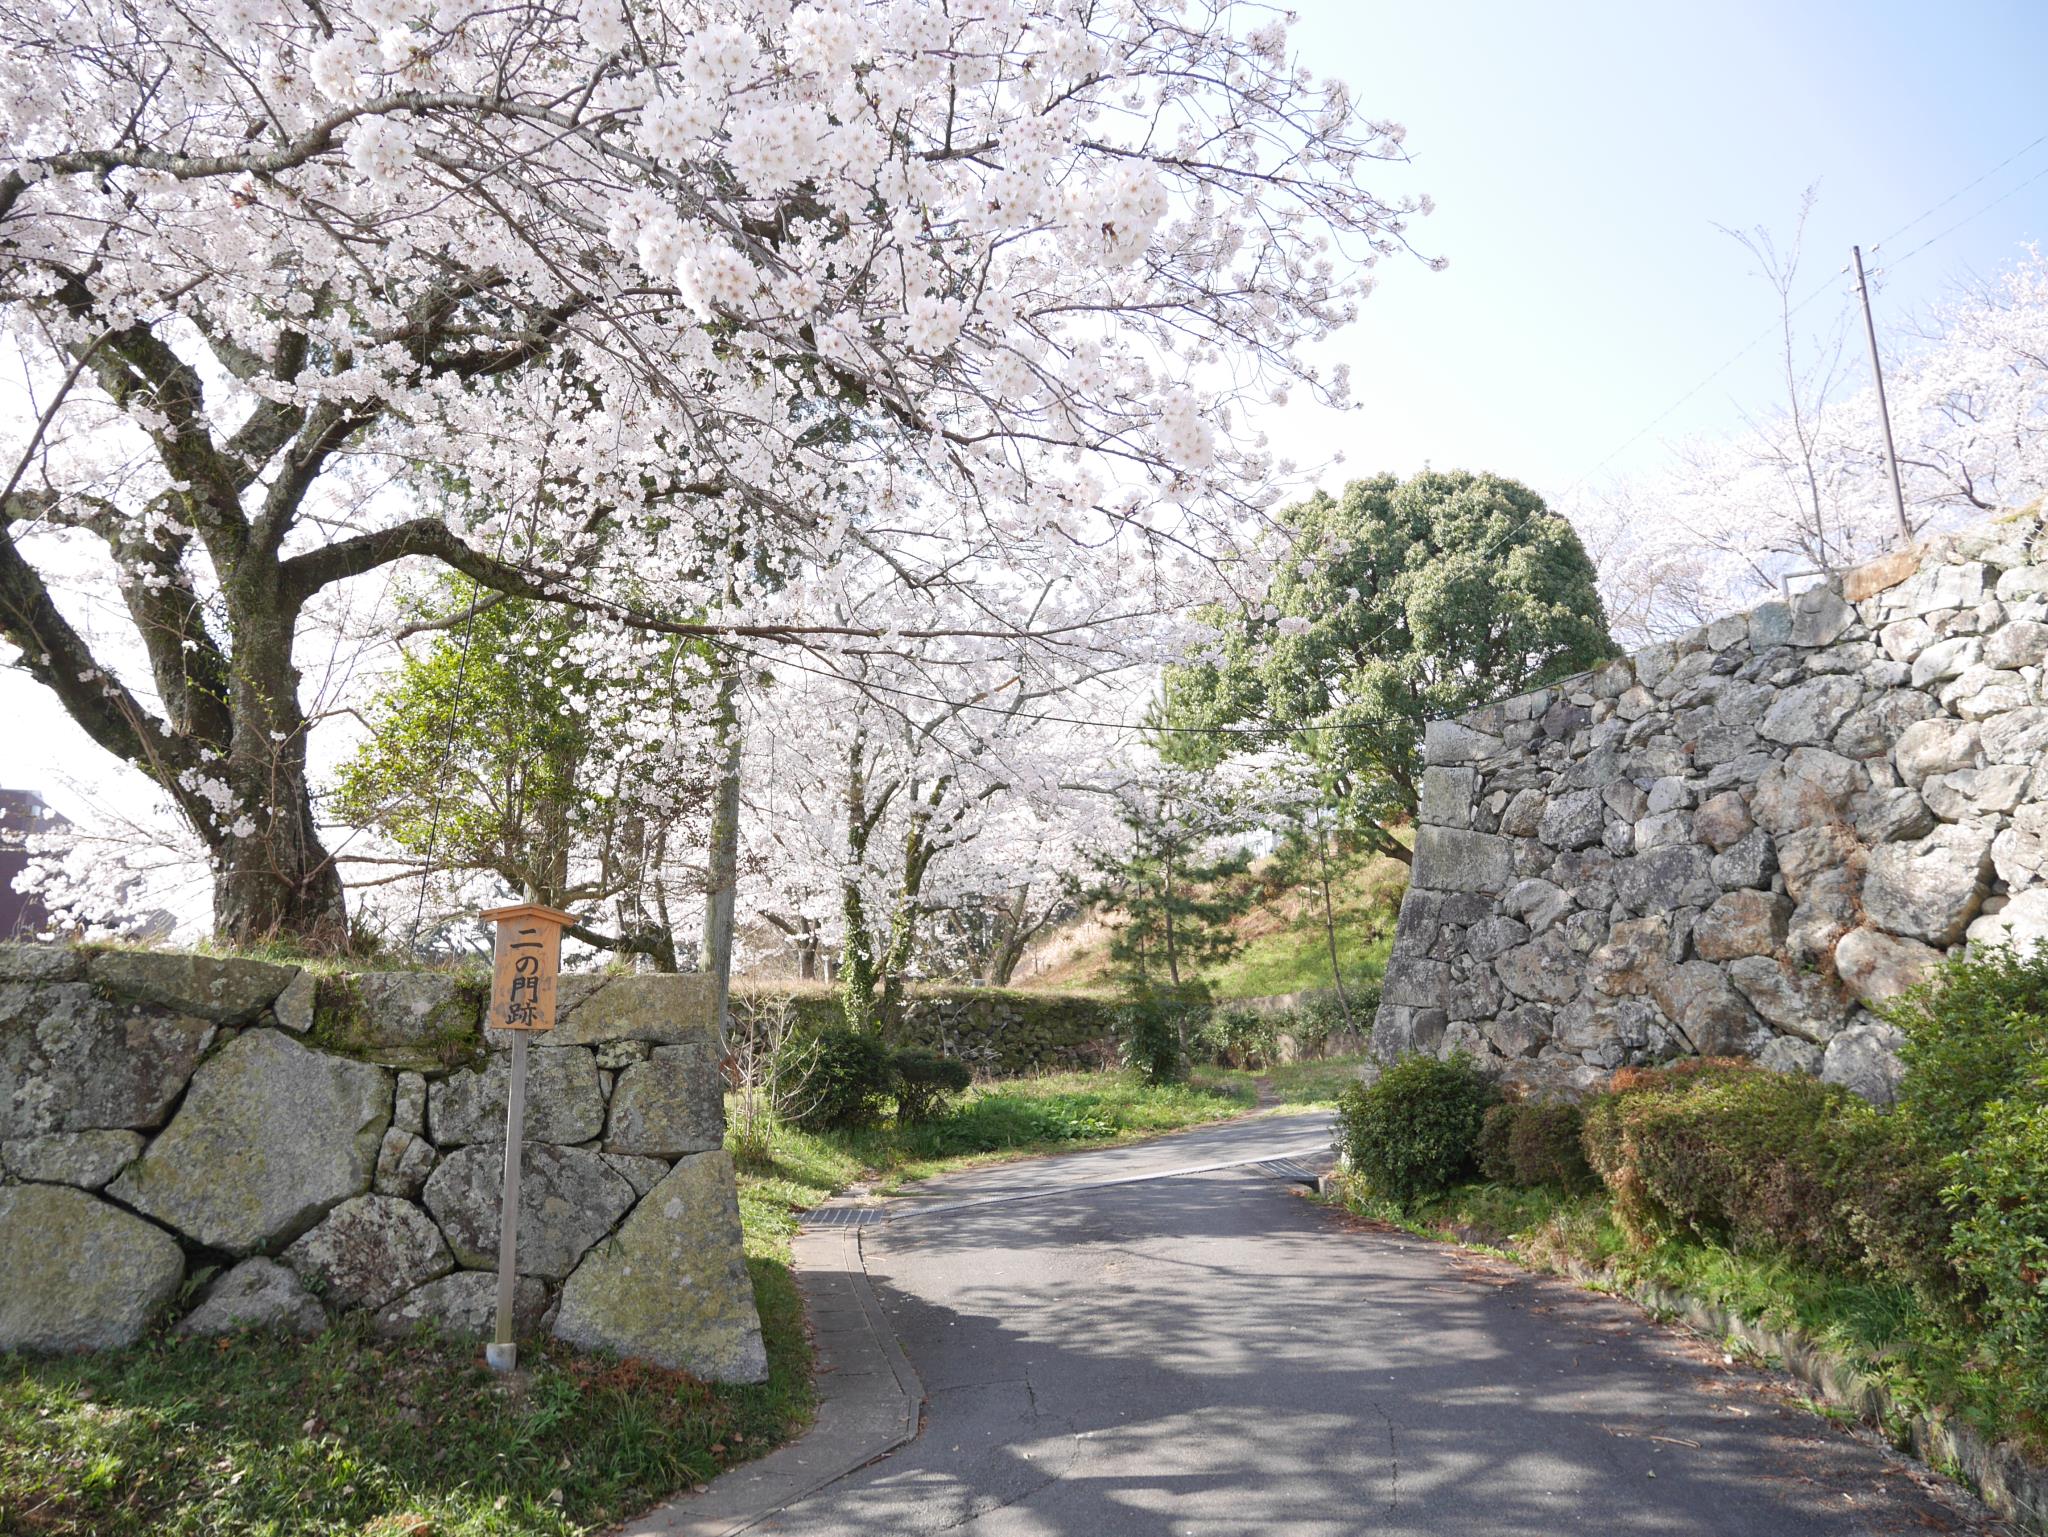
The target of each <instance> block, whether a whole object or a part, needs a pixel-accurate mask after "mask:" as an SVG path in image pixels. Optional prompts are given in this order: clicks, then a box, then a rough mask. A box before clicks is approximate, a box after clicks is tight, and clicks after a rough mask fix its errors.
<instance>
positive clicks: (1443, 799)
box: [1417, 767, 1478, 827]
mask: <svg viewBox="0 0 2048 1537" xmlns="http://www.w3.org/2000/svg"><path fill="white" fill-rule="evenodd" d="M1477 778H1478V775H1477V774H1476V772H1475V771H1474V770H1472V769H1469V768H1442V767H1437V768H1426V769H1424V770H1423V771H1422V793H1421V795H1420V797H1419V801H1420V805H1419V809H1418V813H1417V815H1418V816H1419V818H1420V819H1421V820H1422V821H1424V822H1428V823H1431V824H1433V825H1434V826H1437V827H1470V826H1471V825H1472V787H1473V785H1474V783H1475V781H1476V780H1477Z"/></svg>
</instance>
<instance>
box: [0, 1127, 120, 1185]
mask: <svg viewBox="0 0 2048 1537" xmlns="http://www.w3.org/2000/svg"><path fill="white" fill-rule="evenodd" d="M141 1151H142V1136H141V1134H140V1133H139V1132H132V1131H53V1132H47V1133H45V1134H44V1135H43V1136H40V1137H17V1138H15V1139H13V1140H12V1141H8V1142H0V1166H4V1167H5V1168H6V1170H7V1172H8V1173H9V1174H11V1175H13V1176H14V1177H15V1178H16V1179H27V1180H35V1181H36V1182H37V1183H39V1184H45V1185H76V1186H78V1188H79V1189H81V1190H97V1189H99V1188H100V1186H102V1185H104V1184H106V1182H107V1181H108V1180H110V1179H112V1178H113V1177H114V1176H115V1175H116V1174H119V1173H120V1172H121V1171H122V1170H123V1169H125V1168H127V1167H128V1165H130V1164H131V1163H133V1162H135V1159H136V1155H137V1154H139V1153H140V1152H141Z"/></svg>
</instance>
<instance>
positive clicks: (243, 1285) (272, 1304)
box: [172, 1256, 327, 1335]
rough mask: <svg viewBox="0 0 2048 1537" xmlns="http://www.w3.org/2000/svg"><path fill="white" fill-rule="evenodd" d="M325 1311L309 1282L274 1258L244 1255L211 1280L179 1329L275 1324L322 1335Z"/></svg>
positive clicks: (230, 1329) (230, 1330)
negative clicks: (309, 1287)
mask: <svg viewBox="0 0 2048 1537" xmlns="http://www.w3.org/2000/svg"><path fill="white" fill-rule="evenodd" d="M326 1327H327V1310H326V1309H325V1308H323V1307H322V1306H320V1299H319V1298H317V1297H315V1296H314V1295H313V1294H312V1293H311V1292H309V1291H307V1290H306V1283H305V1282H304V1281H301V1280H300V1279H299V1278H298V1276H297V1275H295V1274H294V1273H293V1272H291V1271H290V1270H287V1269H286V1268H285V1267H284V1266H283V1265H280V1264H279V1263H278V1262H277V1261H276V1260H271V1259H263V1258H261V1257H260V1256H259V1257H258V1258H255V1259H245V1260H243V1261H242V1262H241V1264H239V1265H237V1266H235V1268H234V1269H232V1270H230V1271H229V1272H228V1273H227V1274H226V1275H224V1276H222V1277H221V1278H220V1279H219V1280H217V1281H215V1282H214V1283H213V1286H212V1287H211V1288H210V1289H209V1290H208V1291H207V1293H206V1300H205V1301H204V1302H202V1303H200V1304H199V1306H198V1307H196V1308H194V1309H193V1310H192V1311H191V1312H189V1313H187V1314H186V1315H185V1316H184V1317H183V1318H181V1319H179V1320H178V1324H177V1327H176V1328H175V1329H174V1330H173V1331H172V1332H173V1333H176V1334H203V1335H214V1334H234V1333H237V1332H239V1331H241V1330H244V1329H275V1330H278V1331H280V1332H282V1333H285V1334H318V1333H319V1332H320V1331H321V1330H322V1329H324V1328H326Z"/></svg>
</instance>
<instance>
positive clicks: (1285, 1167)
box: [1252, 1158, 1323, 1185]
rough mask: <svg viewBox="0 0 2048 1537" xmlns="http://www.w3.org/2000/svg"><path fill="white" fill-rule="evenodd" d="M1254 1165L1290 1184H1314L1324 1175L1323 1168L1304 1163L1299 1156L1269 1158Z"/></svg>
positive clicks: (1263, 1172) (1262, 1171)
mask: <svg viewBox="0 0 2048 1537" xmlns="http://www.w3.org/2000/svg"><path fill="white" fill-rule="evenodd" d="M1252 1167H1253V1168H1255V1169H1257V1170H1258V1171H1259V1172H1260V1173H1261V1174H1265V1175H1269V1176H1271V1177H1272V1178H1274V1179H1277V1180H1284V1181H1286V1182H1287V1183H1288V1184H1290V1185H1314V1184H1315V1183H1316V1181H1318V1180H1319V1179H1321V1178H1322V1176H1323V1171H1322V1170H1321V1169H1318V1168H1316V1167H1314V1166H1313V1165H1310V1164H1306V1163H1303V1162H1302V1161H1301V1160H1300V1159H1299V1158H1268V1159H1265V1160H1264V1161H1263V1162H1260V1163H1255V1164H1253V1165H1252Z"/></svg>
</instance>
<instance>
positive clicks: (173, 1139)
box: [109, 1030, 391, 1254]
mask: <svg viewBox="0 0 2048 1537" xmlns="http://www.w3.org/2000/svg"><path fill="white" fill-rule="evenodd" d="M390 1115H391V1075H390V1074H389V1073H387V1072H385V1071H384V1070H383V1069H382V1068H380V1067H372V1066H371V1065H370V1064H368V1063H365V1062H351V1061H349V1060H347V1059H346V1058H342V1057H331V1056H328V1055H326V1054H325V1053H324V1052H318V1051H314V1050H311V1049H310V1048H308V1047H305V1046H301V1045H300V1044H299V1043H298V1042H297V1041H296V1040H294V1039H292V1038H291V1037H290V1036H287V1035H283V1034H280V1033H279V1032H278V1031H275V1030H252V1031H250V1032H249V1033H248V1034H247V1035H244V1036H242V1037H240V1038H239V1039H237V1040H234V1041H231V1042H229V1043H228V1044H227V1045H226V1046H224V1047H222V1048H221V1050H220V1051H219V1052H218V1053H217V1054H215V1055H214V1056H213V1057H212V1058H211V1059H209V1060H208V1061H207V1062H205V1063H204V1064H203V1065H202V1066H201V1067H200V1068H199V1070H198V1071H197V1072H196V1073H194V1074H193V1075H192V1087H191V1089H190V1091H189V1092H188V1093H187V1094H186V1096H185V1103H184V1104H183V1105H181V1106H180V1107H179V1108H178V1113H177V1116H176V1117H175V1118H174V1119H173V1120H172V1121H171V1124H170V1125H169V1126H168V1127H166V1128H165V1129H164V1132H163V1134H162V1135H161V1136H159V1137H158V1138H157V1139H156V1141H155V1142H154V1143H152V1144H151V1145H150V1148H149V1151H148V1152H146V1153H144V1154H143V1155H142V1157H141V1158H140V1159H139V1160H138V1161H137V1162H135V1163H133V1164H131V1165H130V1166H129V1167H128V1168H127V1170H125V1171H124V1172H123V1173H122V1174H121V1176H120V1177H119V1178H118V1179H116V1180H115V1181H114V1183H113V1184H112V1186H110V1187H109V1191H110V1193H111V1194H112V1195H114V1196H115V1197H116V1198H117V1199H119V1200H121V1201H123V1202H125V1203H126V1204H128V1205H129V1206H132V1207H134V1208H135V1209H136V1210H137V1211H139V1212H142V1213H144V1214H145V1215H146V1216H150V1217H154V1218H156V1219H157V1220H158V1221H159V1222H164V1223H168V1224H169V1225H170V1226H172V1227H174V1228H176V1229H177V1230H178V1231H179V1232H181V1233H184V1234H185V1235H187V1236H188V1237H190V1238H192V1239H193V1240H194V1241H196V1242H198V1243H202V1244H205V1245H206V1246H207V1247H209V1248H214V1249H225V1250H226V1251H227V1252H229V1253H230V1254H253V1253H255V1252H257V1251H258V1250H268V1249H272V1248H275V1247H276V1246H278V1245H279V1244H282V1243H286V1242H288V1241H290V1240H291V1239H293V1238H296V1237H297V1236H298V1235H299V1234H301V1233H303V1232H304V1231H305V1230H306V1229H307V1228H309V1227H311V1226H312V1225H313V1224H314V1223H315V1222H317V1221H319V1220H320V1218H321V1217H322V1216H324V1215H325V1214H326V1213H327V1212H328V1211H329V1210H330V1209H332V1208H333V1207H335V1206H337V1205H339V1204H340V1203H341V1202H343V1201H345V1200H347V1199H349V1197H351V1196H357V1195H361V1194H362V1193H363V1192H364V1191H365V1190H368V1189H369V1188H370V1177H371V1175H372V1173H373V1172H374V1171H375V1169H376V1166H377V1149H378V1146H379V1144H380V1143H381V1142H382V1141H383V1139H384V1127H385V1124H386V1122H387V1121H388V1120H389V1118H390Z"/></svg>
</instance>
